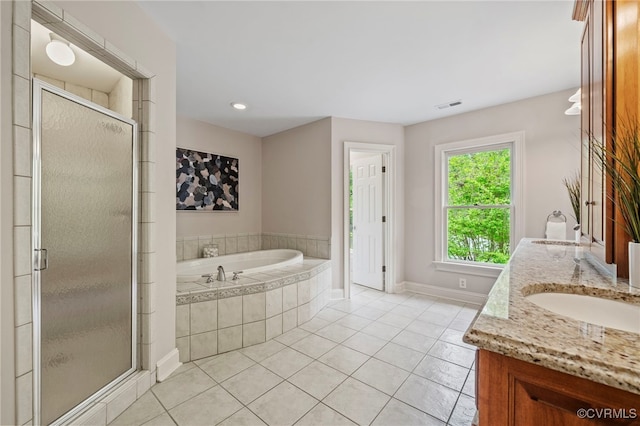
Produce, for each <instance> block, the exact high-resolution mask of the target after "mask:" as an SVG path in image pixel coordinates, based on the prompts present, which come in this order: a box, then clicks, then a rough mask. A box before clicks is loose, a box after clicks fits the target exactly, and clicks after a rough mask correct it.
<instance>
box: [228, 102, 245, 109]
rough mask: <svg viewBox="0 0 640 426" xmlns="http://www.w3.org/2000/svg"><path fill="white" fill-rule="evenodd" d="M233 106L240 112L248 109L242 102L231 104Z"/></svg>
mask: <svg viewBox="0 0 640 426" xmlns="http://www.w3.org/2000/svg"><path fill="white" fill-rule="evenodd" d="M231 106H232V107H233V108H235V109H237V110H240V111H243V110H245V109H247V106H246V105H245V104H243V103H240V102H231Z"/></svg>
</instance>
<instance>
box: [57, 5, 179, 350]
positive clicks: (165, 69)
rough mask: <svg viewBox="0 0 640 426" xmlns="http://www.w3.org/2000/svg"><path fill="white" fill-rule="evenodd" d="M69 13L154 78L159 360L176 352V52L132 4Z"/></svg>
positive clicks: (89, 7)
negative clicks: (174, 171) (173, 351)
mask: <svg viewBox="0 0 640 426" xmlns="http://www.w3.org/2000/svg"><path fill="white" fill-rule="evenodd" d="M56 4H58V5H59V6H61V7H62V8H63V9H64V10H65V11H66V12H68V13H70V14H71V15H72V16H74V17H75V18H77V19H78V20H79V21H80V22H82V23H83V24H85V25H87V26H88V27H89V28H91V29H92V30H93V31H95V32H97V33H98V34H100V35H101V36H103V37H104V38H106V39H107V40H109V41H110V42H111V43H112V44H113V45H114V46H116V47H117V48H119V49H120V50H122V51H123V52H124V53H125V54H126V55H128V56H129V57H131V58H134V59H135V60H136V61H137V62H138V64H140V65H141V66H142V67H144V68H145V69H147V70H150V71H151V72H152V73H153V74H155V75H156V89H155V90H156V102H157V103H156V117H155V127H156V143H155V145H156V146H155V149H156V167H155V188H156V206H155V217H156V236H155V240H156V248H157V251H156V270H155V278H156V288H157V293H156V300H155V303H156V310H155V312H156V315H155V316H156V327H155V339H156V343H157V345H156V347H157V353H156V354H154V355H155V356H152V359H156V360H159V359H161V358H162V357H164V356H165V355H166V354H168V353H169V352H170V351H172V350H173V349H174V348H175V347H176V346H175V312H176V280H175V276H176V273H175V265H176V261H175V260H176V252H175V247H176V244H175V241H176V234H175V232H176V231H175V229H176V226H175V221H176V214H175V190H174V189H173V188H174V186H175V177H174V173H173V172H172V170H174V168H173V167H174V156H175V146H176V47H175V43H174V42H173V41H172V40H171V39H169V37H167V35H166V34H164V33H163V32H162V30H160V28H159V27H158V26H157V25H156V24H155V22H154V21H153V20H152V19H151V18H150V17H149V16H148V15H146V14H145V13H144V12H143V11H142V9H140V7H138V5H137V4H136V3H134V2H109V1H87V2H84V1H83V2H78V1H61V2H56Z"/></svg>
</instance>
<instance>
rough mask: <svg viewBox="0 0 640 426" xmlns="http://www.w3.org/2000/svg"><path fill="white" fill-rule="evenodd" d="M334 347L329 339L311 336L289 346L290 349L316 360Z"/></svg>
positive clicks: (333, 343) (334, 344)
mask: <svg viewBox="0 0 640 426" xmlns="http://www.w3.org/2000/svg"><path fill="white" fill-rule="evenodd" d="M336 345H337V343H335V342H333V341H331V340H329V339H325V338H324V337H320V336H316V335H315V334H312V335H310V336H307V337H305V338H304V339H301V340H298V341H297V342H296V343H294V344H293V345H291V348H293V349H295V350H297V351H299V352H302V353H303V354H305V355H308V356H310V357H311V358H313V359H316V358H319V357H321V356H322V355H324V354H326V353H327V352H329V351H330V350H331V349H333V348H334V347H335V346H336Z"/></svg>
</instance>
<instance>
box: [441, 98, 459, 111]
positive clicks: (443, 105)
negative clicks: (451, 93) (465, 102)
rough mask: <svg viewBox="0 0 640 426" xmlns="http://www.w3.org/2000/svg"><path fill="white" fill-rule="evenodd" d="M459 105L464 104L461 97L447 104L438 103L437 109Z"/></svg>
mask: <svg viewBox="0 0 640 426" xmlns="http://www.w3.org/2000/svg"><path fill="white" fill-rule="evenodd" d="M458 105H462V100H461V99H458V100H457V101H451V102H447V103H445V104H440V105H436V109H447V108H451V107H454V106H458Z"/></svg>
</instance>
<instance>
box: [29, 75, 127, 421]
mask: <svg viewBox="0 0 640 426" xmlns="http://www.w3.org/2000/svg"><path fill="white" fill-rule="evenodd" d="M135 135H136V126H135V123H133V122H132V121H130V120H128V119H125V118H123V117H120V116H118V115H117V114H115V113H113V112H111V111H109V110H106V109H104V108H102V107H99V106H97V105H94V104H92V103H90V102H88V101H84V100H82V99H80V98H78V97H75V96H73V95H71V94H68V93H66V92H64V91H62V90H59V89H57V88H54V87H52V86H49V85H47V84H45V83H42V82H39V81H34V158H35V159H36V160H35V163H34V212H35V213H34V270H35V272H34V347H35V348H36V349H35V355H36V357H35V358H34V364H35V365H36V369H35V371H34V373H35V375H36V394H35V395H34V397H35V399H36V400H35V401H34V402H35V404H34V408H35V410H34V411H35V413H34V414H35V415H36V419H37V418H39V423H41V424H50V423H52V422H57V421H64V420H67V419H68V418H70V417H72V416H73V415H74V414H75V413H76V412H77V411H80V409H81V408H83V407H84V406H86V405H87V404H88V403H90V402H92V398H93V399H95V398H97V397H98V396H100V395H101V394H103V393H104V392H105V391H106V390H108V389H109V387H111V386H113V385H115V384H117V382H118V381H119V380H122V379H123V378H124V377H126V376H127V375H129V374H130V373H132V372H133V371H134V370H135V367H136V365H135V359H136V356H135V347H136V346H135V343H136V342H135V337H134V336H135V333H134V330H135V312H136V310H135V309H136V308H135V294H136V279H135V276H136V270H135V260H134V259H135V255H136V245H135V235H136V218H137V216H136V193H137V189H136V184H137V182H136V174H137V171H136V167H135V164H136V162H135V161H136V155H135V154H136V140H135ZM38 390H39V392H38Z"/></svg>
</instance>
